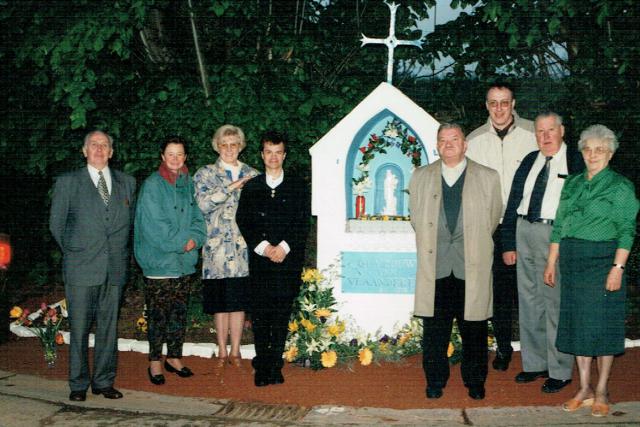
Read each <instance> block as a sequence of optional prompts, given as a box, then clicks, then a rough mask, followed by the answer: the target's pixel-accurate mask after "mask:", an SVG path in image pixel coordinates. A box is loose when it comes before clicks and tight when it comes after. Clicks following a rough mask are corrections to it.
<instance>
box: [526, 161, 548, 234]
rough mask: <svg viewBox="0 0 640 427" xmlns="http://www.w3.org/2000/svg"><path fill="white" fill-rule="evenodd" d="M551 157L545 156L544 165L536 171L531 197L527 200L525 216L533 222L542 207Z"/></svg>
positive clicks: (538, 216) (538, 217)
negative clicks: (527, 209) (527, 205)
mask: <svg viewBox="0 0 640 427" xmlns="http://www.w3.org/2000/svg"><path fill="white" fill-rule="evenodd" d="M552 158H553V157H552V156H547V157H545V162H544V167H543V168H542V170H541V171H540V173H538V176H537V177H536V183H535V184H534V185H533V191H532V192H531V199H530V200H529V211H528V212H527V217H528V219H529V221H531V222H534V221H536V220H539V219H540V210H541V209H542V199H544V190H546V188H547V181H548V180H549V169H550V166H551V165H550V164H549V162H550V161H551V159H552Z"/></svg>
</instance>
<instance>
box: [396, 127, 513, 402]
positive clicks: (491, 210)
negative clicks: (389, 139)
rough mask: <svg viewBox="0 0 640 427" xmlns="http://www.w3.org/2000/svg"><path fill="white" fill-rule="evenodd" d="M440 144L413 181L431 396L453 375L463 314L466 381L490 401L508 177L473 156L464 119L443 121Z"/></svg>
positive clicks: (418, 310)
mask: <svg viewBox="0 0 640 427" xmlns="http://www.w3.org/2000/svg"><path fill="white" fill-rule="evenodd" d="M437 147H438V153H439V155H440V160H438V161H436V162H434V163H433V164H431V165H428V166H424V167H421V168H419V169H417V170H416V171H415V172H414V173H413V177H412V178H411V183H410V184H409V191H410V209H411V224H412V226H413V228H414V230H415V232H416V245H417V258H418V270H417V275H416V293H415V309H414V315H416V316H419V317H422V318H423V322H424V336H423V341H422V345H423V359H422V360H423V362H422V364H423V368H424V371H425V375H426V378H427V389H426V394H427V397H428V398H430V399H437V398H439V397H440V396H442V389H443V388H444V387H445V385H446V384H447V381H448V379H449V363H448V359H447V348H448V344H449V338H450V336H451V328H452V322H453V319H454V318H455V319H456V320H457V322H458V325H459V329H460V334H461V336H462V343H463V358H462V366H461V369H462V379H463V381H464V384H465V386H466V387H467V388H468V389H469V396H470V397H471V398H473V399H483V398H484V396H485V389H484V383H485V380H486V377H487V370H488V369H487V364H488V356H487V319H488V318H490V317H491V316H492V314H493V309H492V302H493V291H492V287H491V281H492V276H491V264H492V259H493V239H492V237H491V235H492V234H493V232H494V231H495V229H496V227H497V225H498V223H499V221H500V215H501V213H502V197H501V195H500V191H501V190H500V177H499V175H498V173H497V172H496V171H494V170H492V169H489V168H487V167H485V166H482V165H480V164H478V163H475V162H474V161H472V160H470V159H467V158H466V157H465V152H466V150H467V142H466V139H465V136H464V132H463V131H462V129H461V127H460V126H459V125H457V124H449V123H445V124H442V125H441V126H440V128H439V129H438V141H437Z"/></svg>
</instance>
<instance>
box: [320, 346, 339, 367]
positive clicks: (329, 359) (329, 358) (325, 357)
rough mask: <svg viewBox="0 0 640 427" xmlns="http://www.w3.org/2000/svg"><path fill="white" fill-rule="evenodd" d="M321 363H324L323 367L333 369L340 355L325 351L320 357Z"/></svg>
mask: <svg viewBox="0 0 640 427" xmlns="http://www.w3.org/2000/svg"><path fill="white" fill-rule="evenodd" d="M320 361H321V362H322V366H324V367H325V368H333V367H334V366H335V365H336V362H337V361H338V355H337V354H336V352H335V351H333V350H331V351H325V352H323V353H322V355H321V356H320Z"/></svg>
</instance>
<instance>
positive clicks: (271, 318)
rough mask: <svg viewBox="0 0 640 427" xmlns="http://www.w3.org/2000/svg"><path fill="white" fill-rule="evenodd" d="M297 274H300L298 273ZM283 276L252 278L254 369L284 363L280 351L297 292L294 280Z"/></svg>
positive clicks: (282, 349) (263, 368)
mask: <svg viewBox="0 0 640 427" xmlns="http://www.w3.org/2000/svg"><path fill="white" fill-rule="evenodd" d="M297 277H299V274H298V275H297ZM290 282H291V280H286V279H284V278H282V279H279V280H278V278H275V277H265V279H264V281H262V282H261V283H257V282H254V286H253V287H252V290H251V298H252V311H251V322H252V329H253V339H254V345H255V350H256V357H255V358H254V359H253V367H254V368H255V370H256V371H262V372H270V371H272V370H274V369H281V368H282V366H283V365H284V360H283V359H282V353H283V352H284V345H285V341H286V340H287V334H288V333H289V318H290V316H291V310H292V308H293V301H294V299H295V298H296V296H297V287H296V285H297V280H296V281H295V284H292V283H290Z"/></svg>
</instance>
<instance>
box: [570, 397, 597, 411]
mask: <svg viewBox="0 0 640 427" xmlns="http://www.w3.org/2000/svg"><path fill="white" fill-rule="evenodd" d="M590 406H593V397H590V398H589V399H584V400H578V399H570V400H567V401H566V402H564V403H563V404H562V410H563V411H565V412H574V411H577V410H578V409H580V408H588V407H590Z"/></svg>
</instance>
